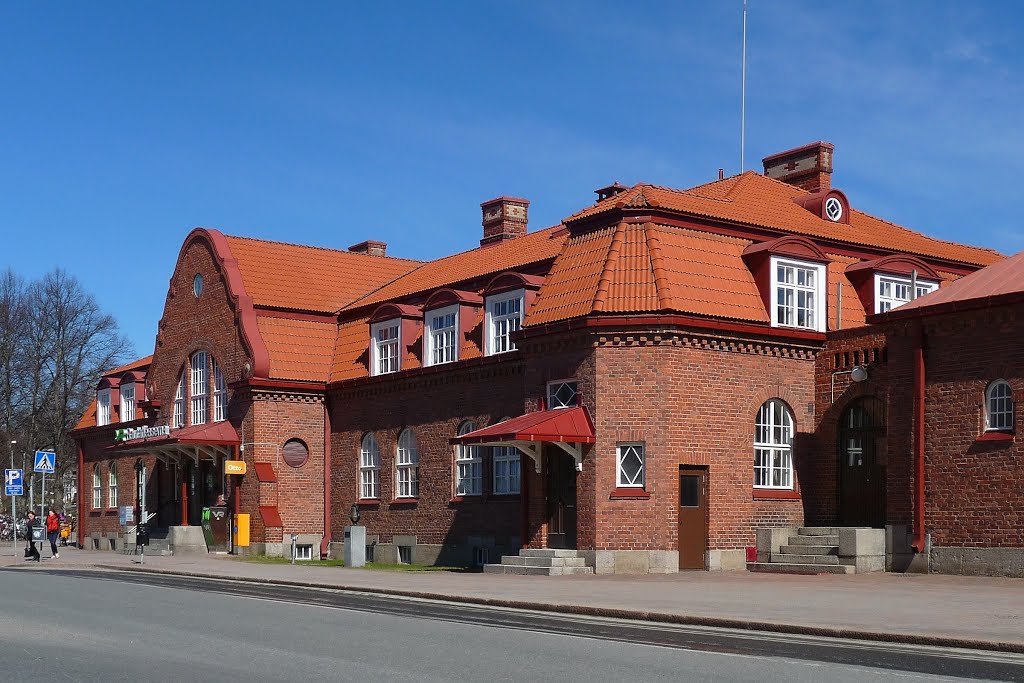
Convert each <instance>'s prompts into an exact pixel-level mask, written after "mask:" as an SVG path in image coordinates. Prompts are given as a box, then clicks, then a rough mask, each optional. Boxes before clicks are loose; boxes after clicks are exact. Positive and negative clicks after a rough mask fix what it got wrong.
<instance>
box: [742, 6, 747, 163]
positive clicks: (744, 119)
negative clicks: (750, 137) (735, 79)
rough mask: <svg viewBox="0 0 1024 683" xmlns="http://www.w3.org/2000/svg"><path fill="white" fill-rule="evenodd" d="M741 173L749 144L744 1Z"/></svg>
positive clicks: (745, 11) (745, 8)
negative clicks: (747, 144)
mask: <svg viewBox="0 0 1024 683" xmlns="http://www.w3.org/2000/svg"><path fill="white" fill-rule="evenodd" d="M740 62H741V67H740V72H741V76H740V173H743V157H744V152H745V151H746V149H745V148H746V143H747V139H746V138H747V129H746V122H747V0H743V53H742V57H741V58H740Z"/></svg>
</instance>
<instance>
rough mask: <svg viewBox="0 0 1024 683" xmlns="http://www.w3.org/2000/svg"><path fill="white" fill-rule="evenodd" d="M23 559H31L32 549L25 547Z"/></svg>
mask: <svg viewBox="0 0 1024 683" xmlns="http://www.w3.org/2000/svg"><path fill="white" fill-rule="evenodd" d="M25 557H32V548H31V547H29V546H25Z"/></svg>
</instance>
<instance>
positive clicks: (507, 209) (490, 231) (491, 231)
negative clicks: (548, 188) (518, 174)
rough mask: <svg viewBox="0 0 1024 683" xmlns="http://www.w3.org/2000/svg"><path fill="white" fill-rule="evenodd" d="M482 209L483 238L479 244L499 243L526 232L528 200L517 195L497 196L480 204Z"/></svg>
mask: <svg viewBox="0 0 1024 683" xmlns="http://www.w3.org/2000/svg"><path fill="white" fill-rule="evenodd" d="M480 209H481V210H482V211H483V226H484V238H483V239H482V240H480V246H481V247H486V246H488V245H490V244H501V243H502V242H504V241H505V240H511V239H515V238H516V237H522V236H523V235H525V234H526V224H527V222H528V220H529V210H530V200H529V199H521V198H519V197H497V198H495V199H492V200H490V201H487V202H484V203H483V204H481V205H480Z"/></svg>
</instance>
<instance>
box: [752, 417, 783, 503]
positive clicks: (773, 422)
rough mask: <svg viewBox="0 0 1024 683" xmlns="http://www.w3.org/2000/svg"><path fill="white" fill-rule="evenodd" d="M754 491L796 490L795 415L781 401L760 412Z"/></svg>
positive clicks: (755, 452) (755, 441)
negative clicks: (794, 471)
mask: <svg viewBox="0 0 1024 683" xmlns="http://www.w3.org/2000/svg"><path fill="white" fill-rule="evenodd" d="M754 488H759V489H792V488H793V415H792V413H790V412H789V406H787V405H786V404H785V403H783V402H782V401H780V400H779V399H777V398H773V399H771V400H768V401H766V402H765V403H764V404H763V405H762V406H761V408H760V409H759V410H758V411H757V422H756V424H755V426H754Z"/></svg>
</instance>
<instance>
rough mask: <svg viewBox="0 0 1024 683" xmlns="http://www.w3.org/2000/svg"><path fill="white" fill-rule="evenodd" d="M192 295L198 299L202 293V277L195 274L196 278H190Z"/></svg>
mask: <svg viewBox="0 0 1024 683" xmlns="http://www.w3.org/2000/svg"><path fill="white" fill-rule="evenodd" d="M192 293H193V294H195V295H196V298H197V299H198V298H199V295H200V294H202V293H203V276H202V275H200V274H199V273H196V276H195V277H194V278H192Z"/></svg>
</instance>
